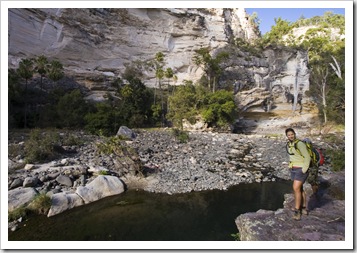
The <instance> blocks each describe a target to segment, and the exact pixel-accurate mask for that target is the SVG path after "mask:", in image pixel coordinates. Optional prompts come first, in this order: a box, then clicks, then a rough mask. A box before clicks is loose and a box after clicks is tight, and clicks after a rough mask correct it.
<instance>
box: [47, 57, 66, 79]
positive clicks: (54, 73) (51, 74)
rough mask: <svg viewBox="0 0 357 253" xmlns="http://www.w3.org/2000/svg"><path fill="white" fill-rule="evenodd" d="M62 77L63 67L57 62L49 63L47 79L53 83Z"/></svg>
mask: <svg viewBox="0 0 357 253" xmlns="http://www.w3.org/2000/svg"><path fill="white" fill-rule="evenodd" d="M62 77H64V73H63V65H62V63H60V62H59V61H57V60H53V61H51V63H50V65H49V68H48V78H50V79H51V80H52V81H53V82H54V83H55V82H57V81H58V80H60V79H61V78H62Z"/></svg>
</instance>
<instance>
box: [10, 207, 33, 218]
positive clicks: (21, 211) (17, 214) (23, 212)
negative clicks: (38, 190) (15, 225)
mask: <svg viewBox="0 0 357 253" xmlns="http://www.w3.org/2000/svg"><path fill="white" fill-rule="evenodd" d="M28 213H29V210H28V209H27V208H26V207H23V206H22V207H19V208H16V209H15V210H13V211H11V212H9V213H8V221H14V220H17V219H20V218H21V217H22V218H26V217H27V215H28Z"/></svg>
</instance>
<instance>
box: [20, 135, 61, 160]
mask: <svg viewBox="0 0 357 253" xmlns="http://www.w3.org/2000/svg"><path fill="white" fill-rule="evenodd" d="M59 143H60V136H59V134H58V133H56V132H55V131H49V132H42V131H41V130H40V129H38V128H36V129H33V130H31V132H30V137H29V139H28V140H27V141H26V142H25V159H26V162H27V163H34V162H40V161H46V160H48V159H52V158H55V157H56V156H57V155H58V152H57V151H56V147H57V146H58V145H59Z"/></svg>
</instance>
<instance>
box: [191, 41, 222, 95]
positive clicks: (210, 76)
mask: <svg viewBox="0 0 357 253" xmlns="http://www.w3.org/2000/svg"><path fill="white" fill-rule="evenodd" d="M227 58H228V53H226V52H221V53H219V54H217V56H216V57H212V56H211V54H210V49H209V48H200V49H199V50H197V51H196V54H195V55H194V56H193V62H194V63H195V64H196V65H197V66H200V67H202V68H203V71H204V72H205V74H206V78H207V82H208V88H209V90H211V85H212V92H215V91H216V83H217V81H218V78H219V76H220V75H221V73H222V69H221V67H220V63H221V62H222V61H223V60H224V59H227Z"/></svg>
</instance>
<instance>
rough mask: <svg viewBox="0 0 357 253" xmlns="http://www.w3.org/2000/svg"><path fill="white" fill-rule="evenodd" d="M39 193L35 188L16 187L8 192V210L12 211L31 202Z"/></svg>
mask: <svg viewBox="0 0 357 253" xmlns="http://www.w3.org/2000/svg"><path fill="white" fill-rule="evenodd" d="M37 194H38V192H37V191H36V190H35V189H34V188H30V187H27V188H22V187H20V188H16V189H14V190H10V191H9V192H8V196H9V199H8V210H9V211H10V212H11V211H13V210H15V209H16V208H19V207H21V206H26V205H27V204H29V203H30V202H31V201H32V200H33V198H34V197H35V196H36V195H37Z"/></svg>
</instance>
